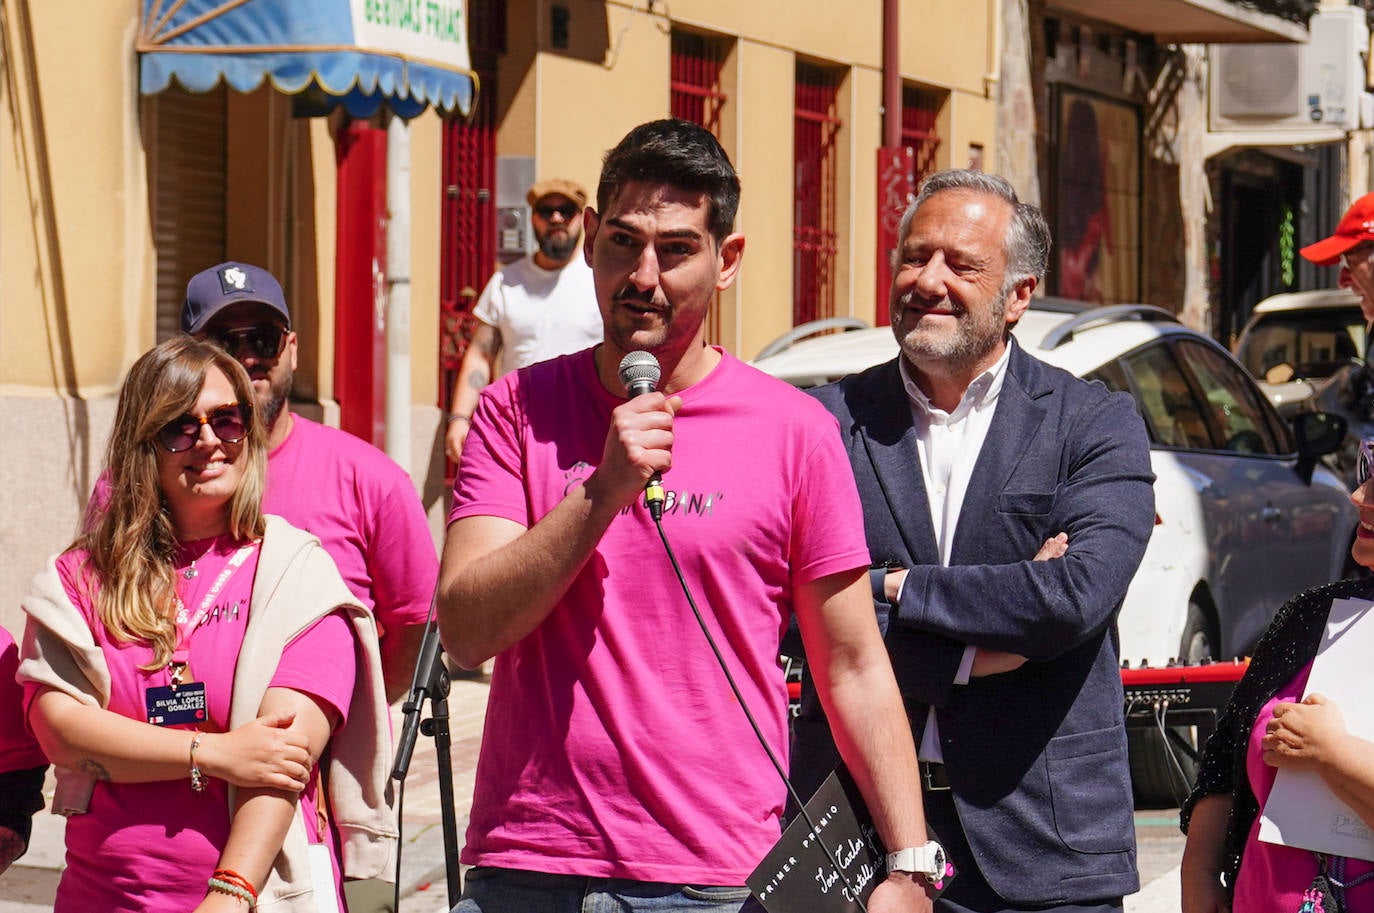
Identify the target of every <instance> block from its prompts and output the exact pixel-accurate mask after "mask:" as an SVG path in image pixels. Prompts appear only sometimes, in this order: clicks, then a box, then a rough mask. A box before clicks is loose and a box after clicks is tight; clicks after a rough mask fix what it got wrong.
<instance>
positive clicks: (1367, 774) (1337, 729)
mask: <svg viewBox="0 0 1374 913" xmlns="http://www.w3.org/2000/svg"><path fill="white" fill-rule="evenodd" d="M1261 746H1262V748H1263V750H1264V754H1263V756H1262V757H1263V759H1264V763H1266V764H1268V765H1269V766H1270V767H1277V768H1280V769H1282V768H1285V767H1288V768H1293V769H1295V770H1314V771H1316V772H1317V773H1318V774H1320V775H1321V778H1322V781H1323V782H1325V783H1326V785H1327V788H1329V789H1330V790H1331V791H1332V792H1333V793H1335V794H1336V796H1337V798H1339V799H1340V800H1341V801H1342V802H1344V803H1345V804H1346V805H1349V806H1350V807H1351V808H1352V809H1354V810H1355V812H1356V813H1358V814H1359V816H1360V817H1361V818H1362V819H1364V822H1365V823H1366V824H1368V825H1370V826H1374V743H1371V742H1369V741H1368V740H1366V739H1362V738H1360V737H1358V736H1355V735H1352V734H1351V733H1350V731H1349V730H1347V729H1346V727H1345V720H1344V718H1343V717H1342V716H1341V711H1340V709H1339V708H1337V706H1336V705H1335V704H1333V703H1332V702H1331V701H1330V700H1328V699H1327V698H1326V697H1325V696H1323V695H1321V694H1310V695H1308V696H1307V697H1306V698H1304V699H1303V701H1302V703H1300V704H1292V703H1284V704H1279V705H1277V706H1276V707H1275V708H1274V718H1273V719H1272V720H1271V721H1270V722H1269V725H1268V727H1267V728H1266V729H1265V733H1264V740H1263V742H1262V743H1261Z"/></svg>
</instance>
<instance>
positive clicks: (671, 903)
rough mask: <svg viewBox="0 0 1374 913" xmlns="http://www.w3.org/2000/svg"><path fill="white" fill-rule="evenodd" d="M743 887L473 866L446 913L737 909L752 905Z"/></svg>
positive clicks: (716, 912) (719, 912)
mask: <svg viewBox="0 0 1374 913" xmlns="http://www.w3.org/2000/svg"><path fill="white" fill-rule="evenodd" d="M746 901H749V889H748V888H745V887H721V886H717V885H687V884H661V883H659V882H654V881H632V880H630V879H626V878H585V877H583V876H581V875H548V874H545V873H543V872H526V871H521V870H518V869H497V868H487V867H483V866H478V867H475V868H472V869H469V870H468V873H467V877H466V878H465V879H464V880H463V899H462V900H460V901H459V902H458V906H456V907H454V908H453V910H452V911H451V913H739V911H741V910H743V909H751V910H758V909H760V908H759V907H757V906H756V905H755V904H754V903H753V902H752V901H750V903H749V906H748V907H747V908H746V907H745V902H746Z"/></svg>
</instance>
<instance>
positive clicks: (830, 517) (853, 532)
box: [789, 413, 871, 583]
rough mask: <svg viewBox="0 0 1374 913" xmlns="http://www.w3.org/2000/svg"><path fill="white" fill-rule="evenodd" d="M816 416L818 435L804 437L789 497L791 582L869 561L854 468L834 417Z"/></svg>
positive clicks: (813, 577) (818, 577)
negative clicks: (802, 454)
mask: <svg viewBox="0 0 1374 913" xmlns="http://www.w3.org/2000/svg"><path fill="white" fill-rule="evenodd" d="M822 415H823V419H822V420H821V421H818V422H817V424H818V425H819V426H820V428H822V429H823V433H822V434H821V435H820V437H819V439H818V440H809V443H810V444H811V445H812V446H811V453H809V454H808V455H807V456H806V458H805V459H804V460H803V461H802V462H801V478H800V480H799V481H798V484H797V490H796V495H795V500H794V501H793V523H792V550H791V555H792V557H791V559H790V562H789V563H790V564H791V566H792V579H793V581H794V582H795V583H806V582H808V581H812V580H819V579H820V578H822V577H825V576H826V575H828V574H837V573H839V572H840V571H848V570H853V569H854V568H858V567H868V566H869V564H870V562H871V559H870V558H869V556H868V545H867V542H866V540H865V537H864V515H863V504H862V502H861V501H860V500H859V488H858V485H857V484H856V483H855V481H854V470H853V469H851V468H850V465H849V457H848V456H846V455H845V452H844V447H843V445H842V444H841V441H840V436H839V434H838V432H837V430H836V428H835V427H834V426H835V419H834V418H833V417H832V416H831V415H830V414H829V413H822ZM822 422H824V424H822Z"/></svg>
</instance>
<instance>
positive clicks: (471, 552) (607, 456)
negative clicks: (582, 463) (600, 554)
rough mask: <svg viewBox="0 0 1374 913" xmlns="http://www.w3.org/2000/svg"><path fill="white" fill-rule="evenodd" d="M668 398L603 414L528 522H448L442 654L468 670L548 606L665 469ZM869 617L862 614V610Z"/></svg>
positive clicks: (668, 461) (671, 410) (525, 629)
mask: <svg viewBox="0 0 1374 913" xmlns="http://www.w3.org/2000/svg"><path fill="white" fill-rule="evenodd" d="M681 405H682V400H681V399H680V398H678V397H672V398H668V397H665V396H664V395H663V394H661V393H648V394H645V395H643V396H638V397H635V398H634V399H632V400H630V401H628V402H625V403H622V404H621V405H620V406H618V407H616V409H615V410H614V411H613V412H612V413H611V427H610V429H609V430H608V431H607V433H606V444H605V448H604V450H603V453H602V458H601V463H600V465H598V466H597V468H596V469H595V470H594V471H593V472H592V474H591V475H590V476H589V477H588V478H587V479H586V481H584V482H583V483H582V484H580V485H577V486H575V487H574V488H573V489H572V490H571V491H569V492H568V494H567V496H566V497H564V499H563V500H562V501H561V502H559V504H558V505H557V506H556V507H554V509H553V510H551V511H549V513H548V514H547V515H545V516H544V517H542V518H541V519H540V520H539V521H538V522H536V523H535V524H534V525H533V526H531V527H529V528H528V529H527V528H525V527H524V526H522V525H520V524H519V523H516V522H514V521H512V520H507V519H504V518H501V517H483V516H478V517H465V518H463V519H460V520H456V521H454V522H453V523H452V524H451V525H450V526H449V529H448V536H447V538H446V539H445V541H444V554H443V559H442V561H441V563H440V567H439V601H438V615H439V633H440V638H441V640H442V642H443V645H444V650H445V652H447V653H448V655H449V656H451V657H452V658H453V659H454V661H455V662H457V663H458V664H459V665H460V666H463V667H465V668H469V669H473V668H476V667H477V666H479V665H481V664H482V663H483V662H484V661H485V660H487V659H489V658H490V657H492V656H495V655H496V654H497V653H500V652H502V651H503V650H505V649H506V648H507V647H509V646H511V645H512V644H514V643H516V642H517V641H519V640H520V639H522V638H523V637H525V635H527V634H529V633H530V632H531V631H533V630H534V629H535V628H536V627H538V625H539V624H540V623H541V622H542V621H543V620H544V619H545V618H546V617H548V614H549V612H551V611H553V608H554V606H555V605H556V604H557V603H558V600H559V599H560V598H562V596H563V594H564V593H565V592H566V591H567V589H568V586H569V585H570V584H571V583H572V581H573V578H574V577H576V576H577V573H578V571H580V570H581V568H582V565H583V564H584V563H586V561H587V559H588V558H589V557H590V556H591V554H592V552H593V551H594V550H595V548H596V545H597V543H598V542H600V541H601V536H602V534H603V533H605V531H606V528H607V527H608V526H610V524H611V521H612V520H614V519H615V516H616V514H618V513H619V512H620V510H621V509H622V508H624V507H626V506H628V505H629V504H632V503H634V501H635V500H636V499H637V498H638V497H639V496H640V494H641V493H642V492H643V490H644V483H645V482H646V481H648V479H649V477H650V476H651V475H653V474H654V473H655V472H667V471H668V470H669V469H670V468H671V467H672V446H673V415H674V414H675V413H676V412H677V410H678V408H679V407H680V406H681ZM870 614H871V611H870Z"/></svg>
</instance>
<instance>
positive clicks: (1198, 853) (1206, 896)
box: [1179, 793, 1232, 913]
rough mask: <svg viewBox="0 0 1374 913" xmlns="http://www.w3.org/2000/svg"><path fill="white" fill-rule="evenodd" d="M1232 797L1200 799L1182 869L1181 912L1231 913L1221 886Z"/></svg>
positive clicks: (1180, 872) (1223, 795)
mask: <svg viewBox="0 0 1374 913" xmlns="http://www.w3.org/2000/svg"><path fill="white" fill-rule="evenodd" d="M1231 802H1232V800H1231V796H1230V795H1229V794H1225V793H1218V794H1214V795H1211V796H1207V797H1205V798H1203V799H1200V800H1198V803H1197V805H1196V806H1194V807H1193V815H1192V820H1191V821H1190V822H1189V825H1188V841H1187V842H1186V843H1185V844H1184V845H1183V862H1182V864H1181V865H1180V868H1179V881H1180V887H1181V889H1182V913H1230V910H1231V902H1230V900H1229V899H1228V898H1227V896H1226V889H1225V888H1224V887H1222V884H1221V873H1222V869H1223V868H1224V861H1225V854H1226V822H1227V820H1228V819H1229V818H1230V815H1231Z"/></svg>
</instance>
